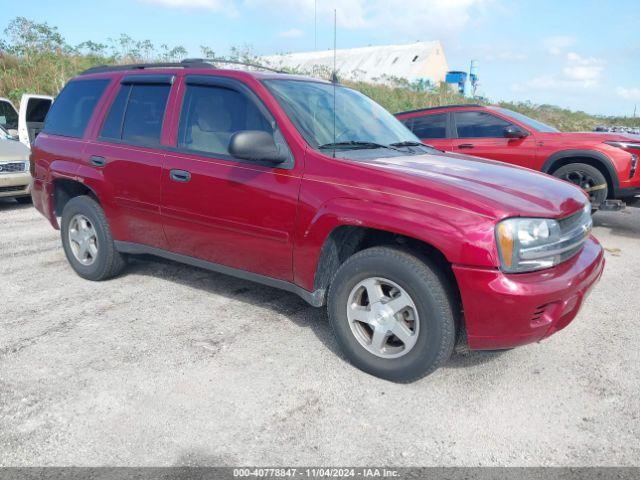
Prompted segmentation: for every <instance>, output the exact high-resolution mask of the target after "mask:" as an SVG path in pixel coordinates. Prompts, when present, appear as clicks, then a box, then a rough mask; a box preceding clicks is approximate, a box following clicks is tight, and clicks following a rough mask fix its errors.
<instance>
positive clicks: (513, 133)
mask: <svg viewBox="0 0 640 480" xmlns="http://www.w3.org/2000/svg"><path fill="white" fill-rule="evenodd" d="M504 136H505V137H506V138H524V137H528V136H529V134H528V133H527V132H525V131H524V130H522V129H521V128H520V127H516V126H515V125H509V126H508V127H507V128H505V129H504Z"/></svg>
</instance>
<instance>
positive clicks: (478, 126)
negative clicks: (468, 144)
mask: <svg viewBox="0 0 640 480" xmlns="http://www.w3.org/2000/svg"><path fill="white" fill-rule="evenodd" d="M454 119H455V124H456V130H457V132H458V138H504V129H505V128H507V127H509V126H511V123H509V122H507V121H505V120H503V119H501V118H498V117H496V116H495V115H491V114H490V113H487V112H456V113H454Z"/></svg>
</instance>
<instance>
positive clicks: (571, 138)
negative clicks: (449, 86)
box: [396, 105, 640, 208]
mask: <svg viewBox="0 0 640 480" xmlns="http://www.w3.org/2000/svg"><path fill="white" fill-rule="evenodd" d="M396 116H397V117H398V118H399V119H400V121H401V122H402V123H404V124H405V125H406V126H407V127H408V128H409V129H410V130H411V131H413V133H415V134H416V136H417V137H419V138H420V139H421V140H423V141H424V142H426V143H428V144H429V145H433V146H434V147H436V148H438V149H441V150H445V151H451V152H461V153H467V154H469V155H474V156H478V157H483V158H489V159H492V160H499V161H501V162H507V163H513V164H515V165H520V166H522V167H527V168H532V169H534V170H538V171H540V172H544V173H548V174H551V175H554V176H556V177H558V178H561V179H563V180H567V181H569V182H572V183H574V184H576V185H578V186H580V187H581V188H582V189H583V190H585V191H586V192H588V194H589V197H590V199H591V203H592V205H593V207H594V208H599V207H600V206H601V205H602V206H604V205H603V202H604V201H605V200H607V199H621V200H624V199H629V198H631V197H633V196H634V195H640V172H639V171H638V155H640V140H639V139H638V138H637V137H636V139H634V138H633V137H631V136H628V135H622V134H616V133H565V132H560V131H559V130H556V129H555V128H553V127H550V126H549V125H545V124H544V123H541V122H538V121H537V120H534V119H532V118H529V117H527V116H526V115H522V114H521V113H517V112H513V111H511V110H507V109H506V108H500V107H484V106H481V105H450V106H444V107H435V108H424V109H420V110H413V111H410V112H402V113H397V114H396Z"/></svg>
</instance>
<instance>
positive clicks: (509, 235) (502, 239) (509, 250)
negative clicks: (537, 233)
mask: <svg viewBox="0 0 640 480" xmlns="http://www.w3.org/2000/svg"><path fill="white" fill-rule="evenodd" d="M498 245H499V246H500V253H501V254H502V264H503V265H504V266H505V267H508V268H511V266H512V265H513V231H512V229H511V224H510V223H504V222H503V223H501V224H499V225H498Z"/></svg>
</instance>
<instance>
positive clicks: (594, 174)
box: [553, 163, 609, 209]
mask: <svg viewBox="0 0 640 480" xmlns="http://www.w3.org/2000/svg"><path fill="white" fill-rule="evenodd" d="M553 176H554V177H558V178H560V179H562V180H566V181H567V182H571V183H573V184H574V185H577V186H578V187H580V188H582V189H583V190H584V191H585V192H587V195H589V200H590V201H591V205H593V207H594V209H595V208H598V206H599V205H600V204H601V203H603V202H604V201H605V200H606V199H607V195H608V193H609V188H608V185H607V179H606V178H605V177H604V175H603V174H602V172H601V171H600V170H598V169H597V168H595V167H592V166H591V165H587V164H585V163H570V164H569V165H565V166H564V167H560V168H559V169H558V170H556V171H555V172H553Z"/></svg>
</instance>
